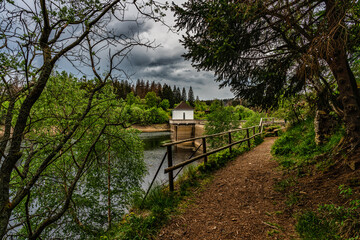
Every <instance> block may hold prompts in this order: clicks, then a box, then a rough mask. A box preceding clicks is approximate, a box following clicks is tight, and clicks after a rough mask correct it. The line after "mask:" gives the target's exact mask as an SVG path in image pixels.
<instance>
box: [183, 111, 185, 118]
mask: <svg viewBox="0 0 360 240" xmlns="http://www.w3.org/2000/svg"><path fill="white" fill-rule="evenodd" d="M183 119H184V120H185V112H183Z"/></svg>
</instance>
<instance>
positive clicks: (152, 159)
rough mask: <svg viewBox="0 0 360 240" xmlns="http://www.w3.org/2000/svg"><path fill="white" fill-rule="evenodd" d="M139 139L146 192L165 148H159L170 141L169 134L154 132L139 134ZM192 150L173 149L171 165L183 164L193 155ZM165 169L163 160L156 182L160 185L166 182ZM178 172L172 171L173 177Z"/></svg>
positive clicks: (165, 163)
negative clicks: (145, 166)
mask: <svg viewBox="0 0 360 240" xmlns="http://www.w3.org/2000/svg"><path fill="white" fill-rule="evenodd" d="M140 138H141V139H142V140H143V141H144V160H145V163H146V165H147V168H148V173H147V175H146V176H145V178H144V182H143V185H142V187H143V189H145V190H147V188H148V187H149V185H150V183H151V181H152V179H153V177H154V175H155V173H156V170H157V169H158V167H159V165H160V163H161V160H162V159H163V157H164V155H165V153H166V148H165V147H161V144H162V143H164V142H166V141H170V139H171V133H170V132H154V133H141V134H140ZM193 150H194V149H193V148H176V147H173V164H176V163H180V162H183V161H184V160H186V159H189V157H190V156H191V155H192V154H193V152H194V151H193ZM194 164H196V162H195V163H194ZM165 168H167V159H165V161H164V164H163V165H162V167H161V169H160V172H159V174H158V176H157V178H156V181H157V182H158V183H160V184H162V183H167V182H168V174H165V173H164V169H165ZM177 171H178V170H175V171H174V176H175V175H176V173H177Z"/></svg>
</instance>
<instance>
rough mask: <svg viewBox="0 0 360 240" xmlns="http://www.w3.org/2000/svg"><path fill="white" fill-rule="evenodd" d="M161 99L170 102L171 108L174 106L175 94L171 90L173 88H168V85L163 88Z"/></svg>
mask: <svg viewBox="0 0 360 240" xmlns="http://www.w3.org/2000/svg"><path fill="white" fill-rule="evenodd" d="M161 99H167V100H169V103H170V107H173V106H174V93H173V91H172V90H171V87H170V86H168V85H167V84H166V83H165V84H164V85H163V87H162V92H161Z"/></svg>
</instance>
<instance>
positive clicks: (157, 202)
mask: <svg viewBox="0 0 360 240" xmlns="http://www.w3.org/2000/svg"><path fill="white" fill-rule="evenodd" d="M262 142H263V139H262V138H261V137H260V136H258V137H255V139H252V140H251V146H252V147H253V146H256V145H259V144H260V143H262ZM248 150H250V149H249V148H248V146H247V144H246V143H243V144H242V145H240V147H238V148H236V147H233V148H232V151H231V152H230V151H229V149H226V150H223V151H221V152H219V153H217V154H214V155H211V156H209V159H208V161H207V163H201V164H199V165H198V166H197V167H195V166H189V167H188V168H187V169H186V170H185V172H184V174H182V175H181V176H180V177H179V178H178V179H177V180H176V182H175V191H174V192H170V191H168V190H167V188H166V187H161V186H156V187H154V188H153V189H152V190H151V191H150V193H149V195H148V196H147V198H146V199H145V200H144V201H143V195H139V196H137V197H136V198H135V199H134V202H133V207H132V210H131V211H130V213H129V214H127V215H126V216H125V217H124V219H123V221H122V222H121V223H119V224H117V225H116V226H114V227H113V228H112V229H111V230H110V231H109V232H107V233H106V235H103V236H101V237H100V239H103V240H105V239H122V240H123V239H124V240H125V239H126V240H140V239H141V240H146V239H154V237H155V236H156V235H157V232H158V230H159V229H160V228H161V226H163V225H164V223H166V221H167V220H168V219H169V218H170V216H171V215H174V214H177V213H179V211H180V209H182V208H184V207H186V205H185V206H183V205H184V204H187V201H184V200H185V199H189V198H190V197H191V196H193V195H194V192H195V189H196V188H199V187H200V188H201V187H204V186H205V185H206V183H208V182H209V181H210V180H211V178H212V174H211V173H212V172H213V171H215V170H217V169H219V168H221V167H223V166H225V164H226V163H227V162H229V161H232V160H233V159H235V158H236V157H237V156H238V155H240V154H242V153H244V152H246V151H248Z"/></svg>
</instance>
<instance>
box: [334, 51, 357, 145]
mask: <svg viewBox="0 0 360 240" xmlns="http://www.w3.org/2000/svg"><path fill="white" fill-rule="evenodd" d="M327 61H328V63H329V65H330V68H331V71H332V72H333V74H334V76H335V79H336V81H337V83H338V88H339V93H340V100H341V102H342V104H343V106H344V119H343V120H344V123H345V127H346V135H347V139H346V141H347V143H348V144H350V146H351V147H352V149H355V148H357V147H358V146H359V143H360V96H359V90H358V89H357V85H356V80H355V76H354V74H353V73H352V71H351V69H350V66H349V63H348V60H347V56H346V51H345V49H343V48H342V49H338V50H336V51H335V53H334V57H333V58H329V60H327Z"/></svg>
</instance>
